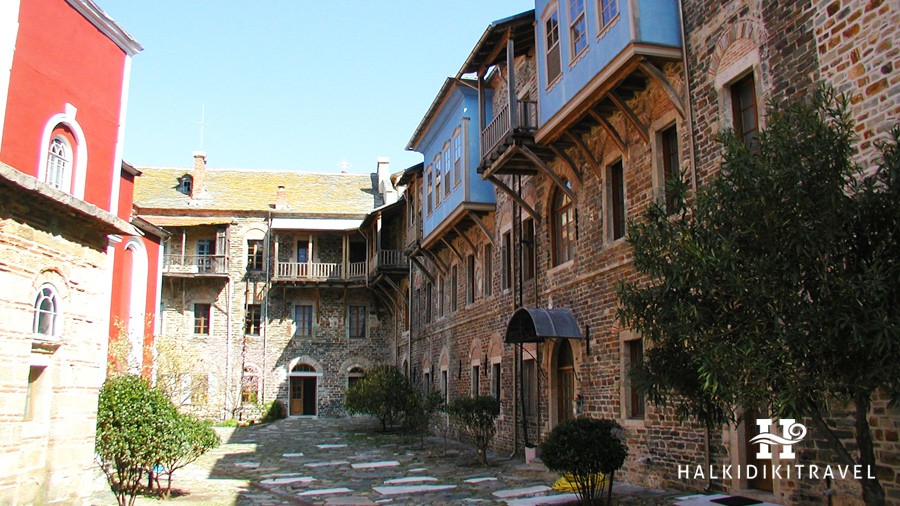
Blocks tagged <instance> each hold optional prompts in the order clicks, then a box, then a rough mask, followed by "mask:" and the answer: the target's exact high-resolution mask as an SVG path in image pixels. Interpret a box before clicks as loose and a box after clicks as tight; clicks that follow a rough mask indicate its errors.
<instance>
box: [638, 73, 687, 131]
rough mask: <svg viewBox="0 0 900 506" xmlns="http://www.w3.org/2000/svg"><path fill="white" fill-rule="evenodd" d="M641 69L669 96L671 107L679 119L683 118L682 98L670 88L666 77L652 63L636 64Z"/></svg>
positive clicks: (670, 85) (673, 88) (670, 84)
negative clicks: (676, 112)
mask: <svg viewBox="0 0 900 506" xmlns="http://www.w3.org/2000/svg"><path fill="white" fill-rule="evenodd" d="M638 66H639V67H640V69H641V72H643V73H644V75H646V76H647V77H649V78H650V79H651V80H653V81H656V82H657V83H658V84H659V85H660V86H661V87H662V89H663V91H665V92H666V95H668V96H669V100H671V101H672V105H674V106H675V110H676V111H678V114H679V115H680V116H681V119H684V118H685V115H684V109H685V107H684V98H682V96H681V95H680V94H679V93H678V92H677V91H676V90H675V87H674V86H672V83H670V82H669V80H668V79H667V78H666V75H665V74H663V73H662V70H659V68H658V67H657V66H656V65H654V64H653V63H651V62H649V61H647V60H644V61H642V62H641V63H639V64H638Z"/></svg>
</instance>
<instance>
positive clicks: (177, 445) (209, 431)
mask: <svg viewBox="0 0 900 506" xmlns="http://www.w3.org/2000/svg"><path fill="white" fill-rule="evenodd" d="M168 425H169V426H168V427H167V430H166V431H165V432H163V433H161V434H160V435H159V437H158V438H157V440H156V441H154V444H155V445H159V447H160V455H159V459H158V460H157V461H156V463H155V465H154V466H153V469H160V468H162V469H163V470H164V472H166V473H167V479H166V488H165V490H164V491H163V492H162V495H163V497H169V494H170V493H171V491H172V475H173V474H174V473H175V471H177V470H179V469H181V468H182V467H184V466H186V465H188V464H190V463H191V462H194V461H195V460H197V459H198V458H200V456H201V455H203V454H204V453H206V452H207V451H209V450H212V449H213V448H217V447H218V446H219V444H220V443H221V441H220V440H219V436H218V434H216V431H214V430H213V428H212V425H211V424H210V423H209V422H205V421H202V420H200V419H198V418H197V417H195V416H193V415H189V414H179V415H177V416H176V417H175V418H173V419H171V420H170V423H169V424H168ZM158 483H159V481H158V477H157V484H158Z"/></svg>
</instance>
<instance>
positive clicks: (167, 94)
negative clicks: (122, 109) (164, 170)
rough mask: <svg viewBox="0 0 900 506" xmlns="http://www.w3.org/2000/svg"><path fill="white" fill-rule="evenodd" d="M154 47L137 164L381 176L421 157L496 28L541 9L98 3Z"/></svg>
mask: <svg viewBox="0 0 900 506" xmlns="http://www.w3.org/2000/svg"><path fill="white" fill-rule="evenodd" d="M98 3H99V4H100V6H101V7H102V8H103V9H104V10H106V11H107V13H108V14H109V15H110V16H112V17H113V18H114V19H115V20H116V21H117V22H118V23H119V24H120V25H121V26H122V27H123V28H124V29H125V30H126V31H128V32H129V33H130V34H131V35H133V36H134V37H135V38H136V39H137V40H138V41H139V42H140V43H141V44H142V45H143V46H144V51H143V52H141V53H140V54H138V55H137V56H135V57H134V59H133V61H132V72H131V90H130V94H129V99H128V113H127V118H126V136H125V152H124V154H125V160H126V161H127V162H129V163H131V164H134V165H136V166H154V165H155V166H185V167H186V166H189V165H190V164H191V163H192V157H191V153H192V152H193V151H195V150H198V149H200V148H201V146H200V126H199V125H198V123H199V122H200V117H201V110H202V109H205V123H207V126H205V127H204V135H203V137H204V138H203V146H202V149H203V150H204V151H206V153H207V156H208V164H209V166H210V167H213V168H216V167H218V168H247V169H250V168H259V169H284V170H301V171H311V172H338V171H340V170H341V169H340V165H341V163H342V161H346V162H347V163H349V164H350V168H349V169H348V171H349V172H371V171H374V169H375V161H376V158H377V157H379V156H388V157H390V159H391V169H392V170H395V171H396V170H401V169H404V168H406V167H408V166H410V165H413V164H415V163H418V162H420V161H421V159H422V158H421V155H419V154H418V153H413V152H408V151H406V149H405V148H406V144H407V142H408V141H409V138H410V137H411V136H412V133H413V131H414V130H415V128H416V126H417V125H418V124H419V121H420V120H421V119H422V116H423V115H424V114H425V112H426V110H427V109H428V106H429V105H430V104H431V102H432V100H433V99H434V97H435V95H436V94H437V93H438V91H439V90H440V87H441V84H442V83H443V81H444V79H445V78H446V77H447V76H451V75H455V74H456V72H457V71H458V70H459V67H460V66H461V65H462V64H463V62H464V61H465V59H466V57H467V56H468V55H469V52H470V51H471V50H472V48H473V47H474V46H475V43H476V42H477V41H478V39H479V37H480V36H481V34H482V33H483V32H484V30H485V28H487V26H488V25H489V24H490V23H491V22H492V21H494V20H497V19H501V18H505V17H508V16H511V15H514V14H518V13H520V12H523V11H526V10H529V9H531V8H533V7H534V3H533V1H529V0H455V1H452V2H449V1H446V2H434V1H427V0H426V1H423V0H418V1H414V0H389V1H386V2H373V1H363V0H355V1H350V0H335V1H331V2H307V1H302V0H292V1H288V0H264V1H261V2H246V1H240V2H239V1H235V0H219V1H207V0H154V1H135V0H98Z"/></svg>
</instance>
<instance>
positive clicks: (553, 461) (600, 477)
mask: <svg viewBox="0 0 900 506" xmlns="http://www.w3.org/2000/svg"><path fill="white" fill-rule="evenodd" d="M627 455H628V446H627V445H626V444H625V441H624V435H623V429H622V426H621V425H619V424H618V423H616V422H615V421H613V420H596V419H593V418H585V417H582V418H576V419H574V420H567V421H565V422H563V423H561V424H559V425H557V426H556V428H554V429H553V430H552V431H551V432H550V434H549V435H548V436H547V439H546V440H544V442H543V444H541V460H543V461H544V464H546V466H547V467H548V468H549V469H550V470H551V471H556V472H561V473H564V474H568V475H571V477H572V480H571V481H573V482H574V483H575V493H576V495H578V499H579V500H580V501H581V502H582V503H583V504H598V503H600V502H602V500H603V491H602V489H601V484H602V483H603V481H604V476H605V477H606V480H605V481H606V485H607V491H608V494H607V497H606V503H607V504H609V502H610V501H611V499H612V486H613V479H614V477H615V473H616V470H617V469H619V468H621V467H622V464H624V463H625V457H626V456H627ZM598 492H599V494H598Z"/></svg>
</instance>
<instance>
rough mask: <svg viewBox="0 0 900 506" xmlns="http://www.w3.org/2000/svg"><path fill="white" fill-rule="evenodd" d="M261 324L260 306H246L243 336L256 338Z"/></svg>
mask: <svg viewBox="0 0 900 506" xmlns="http://www.w3.org/2000/svg"><path fill="white" fill-rule="evenodd" d="M261 324H262V306H260V305H259V304H247V312H246V313H245V314H244V334H246V335H248V336H258V335H259V328H260V325H261Z"/></svg>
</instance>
